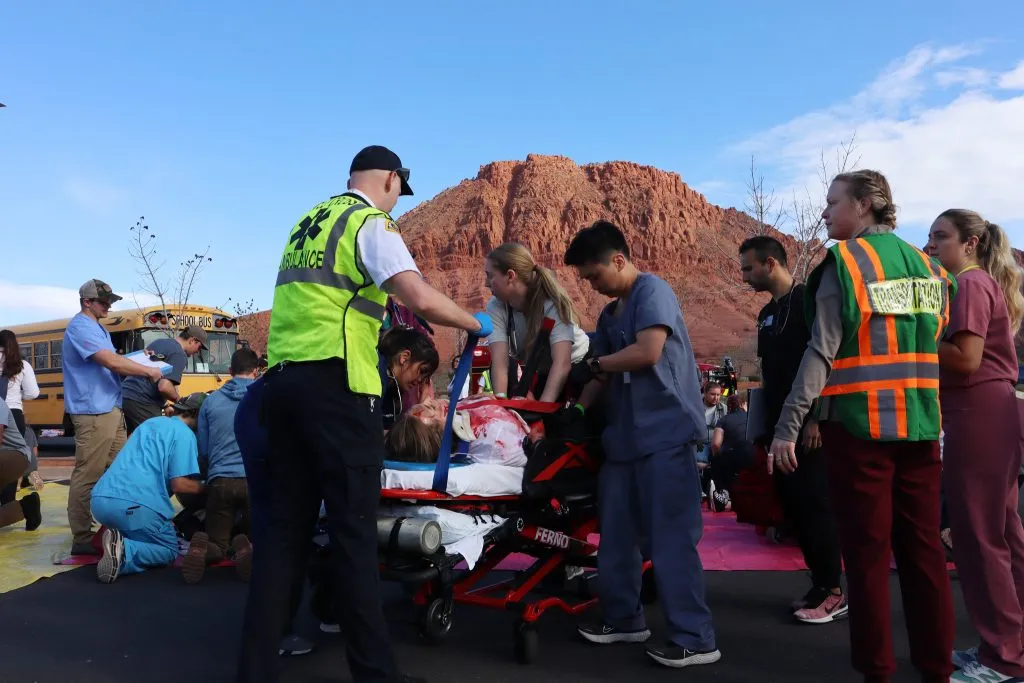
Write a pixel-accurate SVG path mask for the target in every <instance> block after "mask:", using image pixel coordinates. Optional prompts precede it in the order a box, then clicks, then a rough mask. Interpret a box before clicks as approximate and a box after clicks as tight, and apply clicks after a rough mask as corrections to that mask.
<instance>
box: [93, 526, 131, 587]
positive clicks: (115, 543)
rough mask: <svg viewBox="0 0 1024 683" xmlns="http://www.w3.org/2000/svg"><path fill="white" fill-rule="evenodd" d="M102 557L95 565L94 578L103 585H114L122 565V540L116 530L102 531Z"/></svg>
mask: <svg viewBox="0 0 1024 683" xmlns="http://www.w3.org/2000/svg"><path fill="white" fill-rule="evenodd" d="M102 541H103V557H101V558H100V561H99V562H98V563H97V564H96V578H98V579H99V580H100V581H101V582H103V583H114V581H116V580H117V576H118V574H120V573H121V566H122V565H123V564H124V538H122V537H121V532H120V531H118V530H117V529H104V530H103V538H102Z"/></svg>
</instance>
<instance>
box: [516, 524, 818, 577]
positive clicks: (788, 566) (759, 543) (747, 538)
mask: <svg viewBox="0 0 1024 683" xmlns="http://www.w3.org/2000/svg"><path fill="white" fill-rule="evenodd" d="M703 516H704V538H703V539H701V542H700V545H699V546H697V550H698V551H699V552H700V559H701V562H702V563H703V564H704V569H705V570H706V571H725V572H728V571H788V572H792V571H803V570H805V569H807V565H805V564H804V559H803V555H802V554H801V553H800V548H798V547H797V546H795V545H790V544H784V545H779V544H777V543H773V542H771V541H769V540H768V539H767V538H766V537H764V536H761V535H759V534H758V533H757V531H756V530H755V529H754V527H752V526H750V525H749V524H739V523H737V522H736V515H734V514H732V513H730V512H722V513H712V512H706V511H705V512H704V513H703ZM533 562H534V558H532V557H530V556H528V555H522V554H518V553H517V554H515V555H511V556H509V558H508V559H506V560H505V561H504V562H502V563H501V564H500V565H498V569H502V570H510V571H521V570H523V569H526V568H527V567H529V566H530V565H531V564H533Z"/></svg>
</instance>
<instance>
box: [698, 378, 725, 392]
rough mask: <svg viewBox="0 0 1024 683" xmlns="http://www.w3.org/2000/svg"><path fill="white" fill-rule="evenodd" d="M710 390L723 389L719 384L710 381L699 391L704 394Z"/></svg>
mask: <svg viewBox="0 0 1024 683" xmlns="http://www.w3.org/2000/svg"><path fill="white" fill-rule="evenodd" d="M712 389H725V387H723V386H722V385H721V383H719V382H716V381H715V380H711V381H710V382H708V383H707V384H705V385H704V388H703V389H702V390H701V393H703V394H706V393H708V392H709V391H711V390H712Z"/></svg>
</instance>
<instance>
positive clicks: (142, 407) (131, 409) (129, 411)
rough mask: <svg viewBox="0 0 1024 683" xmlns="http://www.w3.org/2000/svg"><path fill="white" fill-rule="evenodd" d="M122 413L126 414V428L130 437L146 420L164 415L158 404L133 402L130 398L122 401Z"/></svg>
mask: <svg viewBox="0 0 1024 683" xmlns="http://www.w3.org/2000/svg"><path fill="white" fill-rule="evenodd" d="M121 412H122V413H124V428H125V431H126V432H127V433H128V436H131V434H132V432H134V431H135V430H136V429H138V428H139V425H140V424H142V423H143V422H145V421H146V420H148V419H150V418H153V417H160V416H161V415H163V410H162V408H161V406H160V405H159V404H158V403H148V402H141V401H133V400H132V399H130V398H126V399H124V400H123V401H121Z"/></svg>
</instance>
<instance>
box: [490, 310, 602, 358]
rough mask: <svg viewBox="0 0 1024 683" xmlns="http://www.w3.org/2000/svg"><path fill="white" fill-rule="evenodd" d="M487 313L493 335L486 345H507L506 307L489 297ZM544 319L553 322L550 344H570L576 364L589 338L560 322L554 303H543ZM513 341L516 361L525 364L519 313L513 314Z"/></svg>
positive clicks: (523, 330)
mask: <svg viewBox="0 0 1024 683" xmlns="http://www.w3.org/2000/svg"><path fill="white" fill-rule="evenodd" d="M487 313H488V314H490V316H491V322H492V323H493V324H494V333H493V334H491V336H490V337H488V338H487V343H488V344H494V343H498V344H508V316H507V314H506V305H505V304H504V303H502V302H501V301H498V299H497V297H493V296H492V297H491V300H490V301H488V302H487ZM544 317H546V318H551V319H552V320H554V321H555V326H554V328H552V330H551V344H552V345H554V344H557V343H558V342H564V341H568V342H572V354H571V360H572V362H573V363H578V362H580V361H581V360H583V358H584V357H585V356H586V355H587V351H588V350H589V349H590V337H588V336H587V333H586V332H584V331H583V329H582V328H581V327H579V326H578V325H575V324H573V323H571V322H569V321H567V320H562V319H561V318H560V317H559V315H558V309H556V308H555V302H553V301H550V300H549V301H546V302H544ZM514 322H515V335H516V338H515V341H516V345H515V347H516V349H518V350H519V353H518V355H517V357H516V358H517V360H519V361H520V362H526V316H525V315H523V314H522V313H520V312H519V311H516V312H515V321H514Z"/></svg>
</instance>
